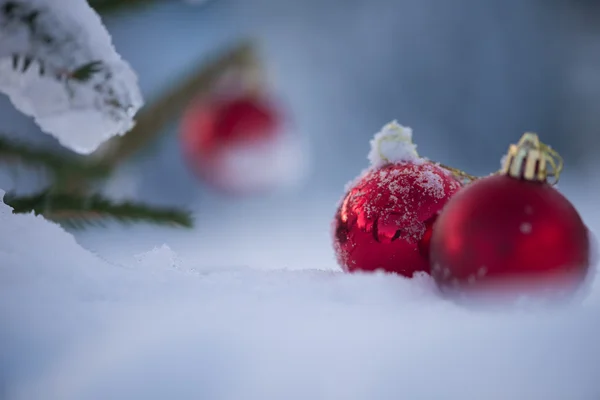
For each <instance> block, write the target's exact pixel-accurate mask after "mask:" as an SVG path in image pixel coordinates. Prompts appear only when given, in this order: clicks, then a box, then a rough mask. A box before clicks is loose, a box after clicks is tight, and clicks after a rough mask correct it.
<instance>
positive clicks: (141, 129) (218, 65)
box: [91, 42, 257, 168]
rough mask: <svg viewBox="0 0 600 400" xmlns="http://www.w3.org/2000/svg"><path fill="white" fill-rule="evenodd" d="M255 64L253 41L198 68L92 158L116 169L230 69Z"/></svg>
mask: <svg viewBox="0 0 600 400" xmlns="http://www.w3.org/2000/svg"><path fill="white" fill-rule="evenodd" d="M256 65H257V59H256V54H255V50H254V45H253V43H251V42H245V43H242V44H240V45H238V46H236V47H235V48H234V49H232V50H231V51H229V52H227V53H226V54H224V55H221V56H219V57H217V58H216V59H215V60H213V61H212V62H209V63H208V64H207V63H205V62H203V63H202V64H201V65H200V67H198V66H197V67H195V70H194V72H193V73H192V74H190V75H189V78H187V79H184V80H182V81H180V82H179V83H177V84H176V85H173V88H172V89H171V90H170V91H169V92H167V93H166V94H165V95H163V96H161V97H160V99H159V100H157V101H155V102H153V103H152V104H149V105H147V106H146V107H144V108H142V110H141V111H140V113H138V115H137V117H136V120H137V122H136V125H135V126H134V127H133V129H131V130H130V131H129V132H127V133H126V134H125V135H124V136H120V137H114V138H112V139H110V140H109V141H108V142H106V143H104V144H103V145H102V146H101V147H100V148H99V149H98V150H97V151H96V152H94V153H92V155H91V157H92V158H93V159H95V160H98V161H100V162H103V163H105V164H106V165H107V166H108V167H109V168H114V167H116V166H117V165H118V164H119V163H120V162H122V161H123V160H125V159H127V158H128V157H129V156H131V155H132V154H133V153H135V152H136V151H138V150H139V149H140V148H142V147H143V146H144V145H147V144H148V142H150V141H151V140H152V139H154V138H156V137H157V136H158V135H159V134H160V133H161V132H162V131H163V130H164V128H165V127H166V125H167V124H168V123H169V122H170V121H172V120H173V119H174V118H176V117H177V115H178V114H179V113H181V111H182V110H183V109H184V108H185V107H186V106H187V105H188V104H189V103H190V101H192V100H193V99H194V98H195V97H197V96H199V95H201V94H202V93H206V92H208V91H209V90H210V89H211V88H212V87H213V85H214V84H215V82H216V81H217V80H218V78H220V77H221V76H222V74H223V73H224V72H225V71H228V70H229V69H230V68H244V67H246V68H247V67H249V66H252V67H253V66H256Z"/></svg>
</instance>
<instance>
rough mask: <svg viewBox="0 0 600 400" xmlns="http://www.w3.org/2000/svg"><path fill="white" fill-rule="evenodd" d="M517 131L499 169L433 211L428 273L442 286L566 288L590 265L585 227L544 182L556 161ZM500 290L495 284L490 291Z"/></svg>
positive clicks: (530, 290)
mask: <svg viewBox="0 0 600 400" xmlns="http://www.w3.org/2000/svg"><path fill="white" fill-rule="evenodd" d="M554 156H555V157H558V155H557V154H556V153H555V152H554V151H552V150H550V149H549V148H548V147H547V146H545V145H543V144H541V143H540V142H539V140H538V138H537V136H536V135H533V134H525V135H524V136H523V138H522V139H521V142H519V145H516V146H515V145H513V146H511V149H510V151H509V155H508V157H507V160H506V161H505V166H504V169H503V171H502V173H501V174H499V175H494V176H490V177H487V178H483V179H480V180H477V181H475V182H474V183H471V184H470V185H469V186H467V187H466V188H464V189H463V190H462V191H461V192H460V193H458V194H457V195H456V196H454V197H453V198H452V199H451V200H450V201H449V202H448V204H447V205H446V207H445V208H444V210H443V212H442V213H441V215H440V217H439V218H438V220H437V222H436V225H435V229H434V230H433V235H432V239H431V263H432V264H431V265H432V275H433V277H434V278H435V280H436V282H437V283H438V285H439V286H440V287H441V288H442V289H453V288H455V289H456V290H457V291H459V292H462V293H465V292H467V291H468V292H472V293H483V294H486V293H498V294H501V295H505V294H509V295H511V296H512V295H522V294H534V293H536V292H537V291H538V290H539V291H545V292H549V293H548V294H552V293H553V292H555V293H558V294H564V293H571V292H572V291H574V290H575V289H577V288H578V287H579V286H580V285H581V284H582V283H583V282H584V280H585V278H586V276H587V273H588V269H589V265H590V241H589V239H590V238H589V237H588V230H587V228H586V226H585V224H584V223H583V221H582V219H581V217H580V216H579V214H578V213H577V211H576V209H575V208H574V207H573V205H572V204H571V203H570V202H569V201H568V200H567V199H566V198H565V197H564V196H563V195H562V194H560V193H559V192H558V190H556V189H555V188H554V187H552V186H550V185H549V184H548V183H547V175H548V173H547V171H546V167H547V165H548V164H550V166H551V167H553V168H552V169H554V170H556V171H553V172H552V173H551V175H555V177H556V178H558V174H559V173H560V169H562V162H560V163H559V164H556V163H555V161H554V159H553V157H554ZM496 289H500V290H498V291H497V290H496Z"/></svg>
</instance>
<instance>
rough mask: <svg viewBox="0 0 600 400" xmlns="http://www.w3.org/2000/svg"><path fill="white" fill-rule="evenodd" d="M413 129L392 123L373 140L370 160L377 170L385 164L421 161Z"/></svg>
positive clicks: (395, 122)
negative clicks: (413, 139) (413, 138)
mask: <svg viewBox="0 0 600 400" xmlns="http://www.w3.org/2000/svg"><path fill="white" fill-rule="evenodd" d="M412 136H413V132H412V129H411V128H409V127H407V126H402V125H400V124H398V122H397V121H395V120H394V121H392V122H390V123H389V124H387V125H385V126H384V127H383V128H382V129H381V131H379V132H378V133H376V134H375V136H374V137H373V139H371V142H370V144H371V151H370V152H369V155H368V159H369V161H370V162H371V165H372V166H373V167H375V168H379V167H382V166H384V165H385V164H390V163H391V164H394V163H398V162H417V161H420V158H419V154H418V153H417V145H416V144H414V143H413V141H412Z"/></svg>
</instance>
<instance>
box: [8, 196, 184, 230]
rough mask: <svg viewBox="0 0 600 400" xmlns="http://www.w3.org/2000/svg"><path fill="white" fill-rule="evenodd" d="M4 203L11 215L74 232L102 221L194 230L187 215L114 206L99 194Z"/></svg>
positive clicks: (16, 199) (126, 204)
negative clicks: (39, 217)
mask: <svg viewBox="0 0 600 400" xmlns="http://www.w3.org/2000/svg"><path fill="white" fill-rule="evenodd" d="M3 200H4V203H5V204H6V205H8V206H10V207H12V208H13V214H27V213H30V212H33V213H34V214H35V215H42V216H44V217H45V218H47V219H49V220H52V221H56V222H59V223H64V224H66V225H69V226H71V227H74V228H83V227H84V226H86V225H102V222H103V220H106V219H114V220H117V221H119V222H121V223H132V222H142V221H145V222H149V223H153V224H158V225H171V226H178V227H184V228H191V227H192V226H193V221H192V217H191V215H190V213H189V212H186V211H180V210H176V209H169V208H152V207H149V206H146V205H144V204H139V203H133V202H123V203H114V202H112V201H110V200H108V199H106V198H104V197H102V196H100V195H98V194H95V195H91V196H81V195H74V194H67V193H55V192H52V191H51V190H44V191H42V192H40V193H37V194H34V195H31V196H17V195H16V194H13V193H6V194H5V195H4V199H3Z"/></svg>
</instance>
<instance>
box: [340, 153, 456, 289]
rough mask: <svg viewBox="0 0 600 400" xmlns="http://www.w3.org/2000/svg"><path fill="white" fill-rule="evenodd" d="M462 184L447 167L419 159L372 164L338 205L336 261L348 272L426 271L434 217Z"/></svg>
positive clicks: (408, 273)
mask: <svg viewBox="0 0 600 400" xmlns="http://www.w3.org/2000/svg"><path fill="white" fill-rule="evenodd" d="M460 187H461V184H460V183H459V182H458V181H457V180H456V179H455V178H454V176H452V175H451V173H450V172H448V171H447V170H445V169H443V168H441V167H439V166H438V165H436V164H434V163H432V162H429V161H426V160H423V159H417V160H416V161H414V162H400V163H393V164H387V165H384V166H382V167H379V168H371V169H370V170H368V171H367V172H366V173H365V174H364V175H363V176H362V177H360V178H359V179H358V180H357V181H356V182H355V183H354V184H353V185H352V186H351V187H350V189H349V190H348V192H347V193H346V195H345V196H344V198H343V200H342V203H341V205H340V207H339V208H338V210H337V213H336V216H335V220H334V248H335V252H336V256H337V260H338V263H339V264H340V265H341V267H342V268H343V269H344V270H345V271H347V272H354V271H375V270H378V269H381V270H383V271H386V272H393V273H397V274H400V275H404V276H407V277H411V276H412V275H413V274H414V273H415V272H418V271H425V272H428V271H429V262H428V256H429V245H428V244H429V238H430V236H431V230H432V227H433V222H434V221H435V219H436V218H437V215H438V213H439V211H440V210H441V209H442V207H443V206H444V205H445V204H446V202H447V201H448V199H449V198H450V197H451V196H452V195H454V193H456V192H457V191H458V190H459V189H460Z"/></svg>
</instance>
